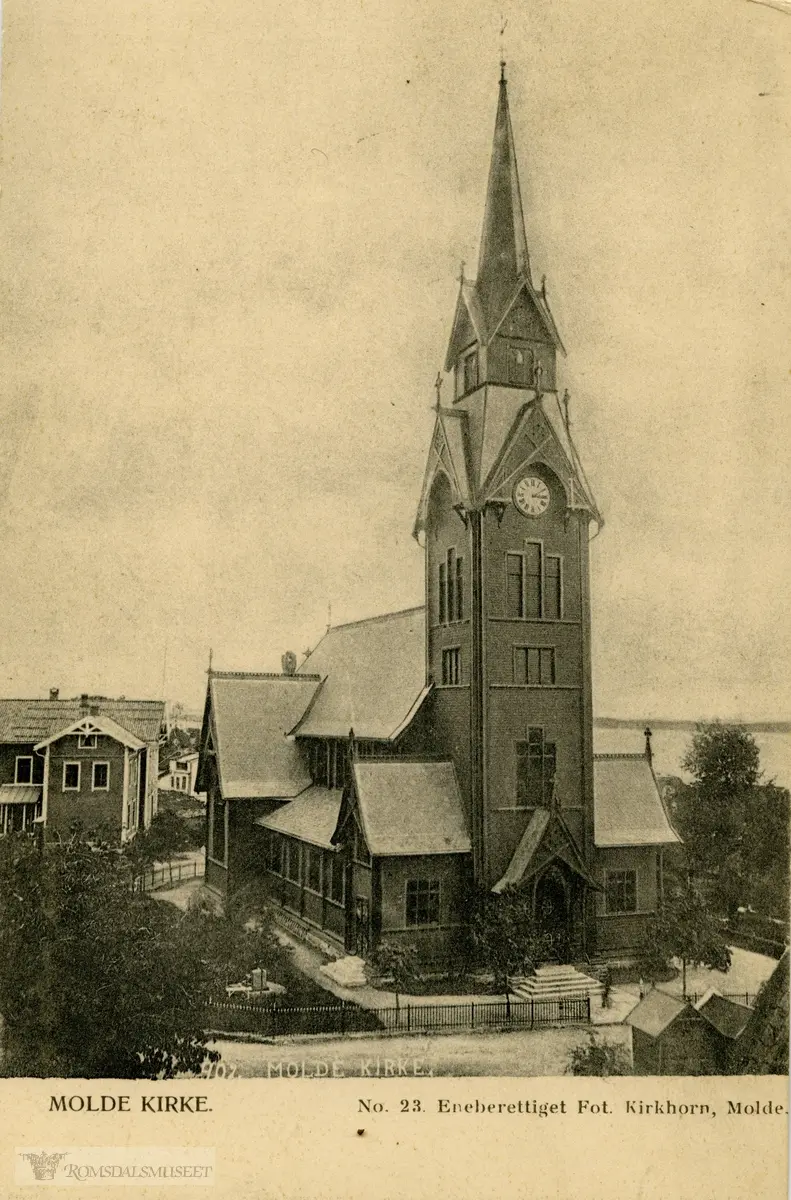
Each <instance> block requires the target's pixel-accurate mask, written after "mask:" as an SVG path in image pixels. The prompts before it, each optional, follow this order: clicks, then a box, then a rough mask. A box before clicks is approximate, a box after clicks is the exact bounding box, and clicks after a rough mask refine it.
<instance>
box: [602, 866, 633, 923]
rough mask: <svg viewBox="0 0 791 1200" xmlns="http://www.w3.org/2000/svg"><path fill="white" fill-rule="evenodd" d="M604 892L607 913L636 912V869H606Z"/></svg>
mask: <svg viewBox="0 0 791 1200" xmlns="http://www.w3.org/2000/svg"><path fill="white" fill-rule="evenodd" d="M604 892H605V901H606V905H607V912H608V913H633V912H637V872H636V871H608V872H607V874H606V877H605V887H604Z"/></svg>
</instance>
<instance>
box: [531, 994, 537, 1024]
mask: <svg viewBox="0 0 791 1200" xmlns="http://www.w3.org/2000/svg"><path fill="white" fill-rule="evenodd" d="M535 1023H536V1002H535V1000H534V999H533V997H532V996H531V997H530V1028H531V1029H532V1028H533V1026H534V1025H535Z"/></svg>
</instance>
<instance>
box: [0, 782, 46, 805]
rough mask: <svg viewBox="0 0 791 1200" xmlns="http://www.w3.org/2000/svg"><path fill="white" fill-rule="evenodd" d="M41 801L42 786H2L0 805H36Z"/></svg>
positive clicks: (17, 784) (24, 784)
mask: <svg viewBox="0 0 791 1200" xmlns="http://www.w3.org/2000/svg"><path fill="white" fill-rule="evenodd" d="M40 799H41V785H40V784H32V783H3V784H0V804H36V803H38V801H39V800H40Z"/></svg>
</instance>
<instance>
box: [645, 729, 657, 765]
mask: <svg viewBox="0 0 791 1200" xmlns="http://www.w3.org/2000/svg"><path fill="white" fill-rule="evenodd" d="M643 736H644V737H645V756H646V758H647V759H648V761H649V763H650V762H653V759H654V752H653V750H652V748H651V738H652V737H653V736H654V735H653V732H652V730H651V728H650V726H646V728H645V729H644V730H643Z"/></svg>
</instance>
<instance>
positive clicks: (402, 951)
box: [371, 942, 417, 1008]
mask: <svg viewBox="0 0 791 1200" xmlns="http://www.w3.org/2000/svg"><path fill="white" fill-rule="evenodd" d="M416 962H417V953H416V951H415V947H414V946H413V945H412V944H411V943H408V942H380V943H379V945H378V946H377V948H376V950H375V951H374V953H373V955H372V956H371V966H372V968H373V969H374V971H375V972H376V973H377V974H378V975H391V976H392V977H393V987H394V990H395V998H396V1008H398V1007H399V992H403V991H404V990H405V989H406V987H407V986H408V983H409V980H410V979H412V978H413V976H414V974H415V966H416Z"/></svg>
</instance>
